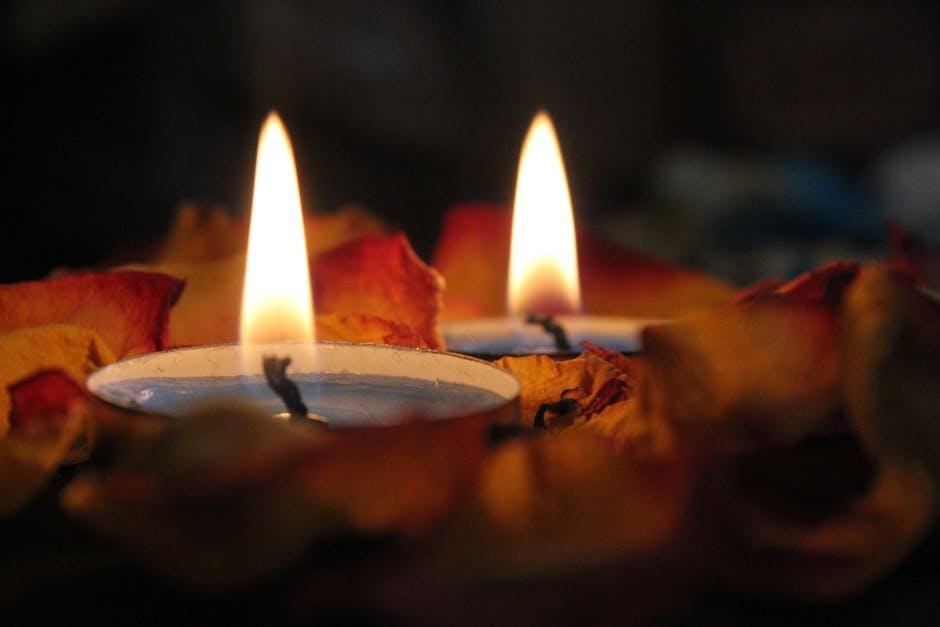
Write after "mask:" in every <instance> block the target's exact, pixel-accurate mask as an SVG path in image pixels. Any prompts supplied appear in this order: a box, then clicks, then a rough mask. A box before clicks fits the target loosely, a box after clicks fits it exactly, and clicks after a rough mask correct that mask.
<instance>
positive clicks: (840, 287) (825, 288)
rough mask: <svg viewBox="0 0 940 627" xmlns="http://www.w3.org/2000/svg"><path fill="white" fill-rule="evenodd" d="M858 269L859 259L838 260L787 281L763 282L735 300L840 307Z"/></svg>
mask: <svg viewBox="0 0 940 627" xmlns="http://www.w3.org/2000/svg"><path fill="white" fill-rule="evenodd" d="M858 271H859V264H857V263H855V262H851V261H836V262H833V263H830V264H827V265H825V266H822V267H821V268H817V269H816V270H811V271H809V272H806V273H804V274H801V275H800V276H798V277H796V278H795V279H793V280H792V281H788V282H786V283H782V282H779V281H775V280H772V279H771V280H766V281H761V282H759V283H757V284H756V285H753V286H751V287H749V288H746V289H744V290H741V291H740V292H738V293H737V294H735V295H734V297H733V298H732V303H734V304H738V305H745V304H750V303H775V302H781V303H805V304H814V303H815V304H820V305H826V306H828V307H831V308H833V309H838V308H839V307H840V306H841V304H842V298H843V296H844V295H845V292H846V290H847V289H848V288H849V286H850V285H851V284H852V281H854V280H855V277H856V276H857V275H858Z"/></svg>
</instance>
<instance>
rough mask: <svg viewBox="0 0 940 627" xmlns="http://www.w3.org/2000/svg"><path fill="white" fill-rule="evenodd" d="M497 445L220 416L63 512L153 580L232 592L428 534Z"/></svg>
mask: <svg viewBox="0 0 940 627" xmlns="http://www.w3.org/2000/svg"><path fill="white" fill-rule="evenodd" d="M485 434H486V422H485V421H483V420H480V419H476V418H471V419H464V420H455V421H445V422H416V423H409V424H401V425H397V426H394V427H389V428H375V429H350V430H343V431H339V432H322V431H317V430H311V429H310V428H308V427H306V426H304V425H293V424H288V423H284V422H277V421H273V420H270V418H269V417H268V416H263V415H259V414H256V413H253V412H250V411H246V410H244V409H237V408H224V407H216V408H208V409H206V410H204V411H203V412H200V413H199V414H197V415H194V416H191V417H189V418H184V419H180V420H179V421H177V422H175V423H174V424H172V425H170V427H169V428H168V429H167V430H166V431H165V432H164V433H162V434H160V435H158V436H157V437H156V438H155V439H153V440H152V442H151V445H150V446H149V448H148V449H145V450H144V451H143V452H142V453H139V454H138V455H136V456H135V457H134V458H132V459H128V460H127V461H126V462H124V463H118V464H117V465H116V466H115V467H113V468H110V469H108V471H107V472H103V473H88V474H85V475H82V476H80V477H78V478H77V479H76V480H75V481H73V482H72V483H71V484H70V485H69V486H68V487H67V488H66V489H65V491H64V493H63V496H62V499H63V504H64V506H65V508H66V509H67V510H68V511H69V512H70V513H72V514H73V515H75V516H77V517H78V518H79V519H80V520H82V521H83V522H85V523H86V524H88V525H90V526H91V527H92V528H94V529H95V530H96V531H98V532H99V533H101V534H103V535H104V536H106V537H107V538H108V539H109V540H111V541H112V542H114V543H116V544H118V545H119V546H122V547H123V548H125V549H126V550H127V551H128V552H130V554H131V555H133V556H134V557H135V558H136V559H137V560H138V561H139V562H141V563H142V564H144V565H145V566H147V567H149V568H150V569H151V570H153V571H155V572H157V573H160V574H162V575H164V576H166V577H168V578H170V579H172V580H174V581H178V582H182V583H185V584H187V585H190V586H193V587H197V588H203V589H214V590H218V589H230V588H234V587H240V586H245V585H248V584H252V583H255V582H258V581H261V580H263V579H267V578H270V577H272V576H274V575H276V574H278V573H280V572H283V571H284V570H285V569H287V568H288V567H289V566H291V565H292V564H296V563H297V562H299V561H300V560H302V559H304V558H305V557H306V556H307V555H308V551H309V548H310V547H311V546H312V545H314V544H316V543H318V542H324V541H328V540H331V539H335V538H338V537H341V536H344V535H348V534H349V532H350V530H353V529H354V530H358V531H359V532H362V533H381V534H385V533H406V534H411V533H424V532H426V531H428V530H429V528H430V527H432V526H434V525H436V524H438V523H439V522H440V521H441V519H442V518H443V517H444V516H446V515H447V514H448V512H449V511H450V510H451V509H452V508H453V506H454V504H455V503H456V502H457V500H458V499H459V498H460V497H461V496H462V495H463V494H465V493H467V492H468V491H470V490H472V488H473V486H474V485H475V478H476V475H477V470H478V467H479V465H480V463H481V460H482V457H483V454H484V450H485V449H484V447H485V446H486V440H485ZM207 530H208V532H207Z"/></svg>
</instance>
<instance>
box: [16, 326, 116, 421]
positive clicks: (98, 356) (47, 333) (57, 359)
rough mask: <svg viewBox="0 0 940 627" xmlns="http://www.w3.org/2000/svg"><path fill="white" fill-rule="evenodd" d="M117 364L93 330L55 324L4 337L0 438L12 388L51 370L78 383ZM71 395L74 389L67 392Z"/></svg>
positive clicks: (18, 331) (19, 331) (24, 330)
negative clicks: (101, 369) (36, 374)
mask: <svg viewBox="0 0 940 627" xmlns="http://www.w3.org/2000/svg"><path fill="white" fill-rule="evenodd" d="M113 361H114V355H113V354H112V352H111V351H110V349H108V347H107V346H106V345H105V343H104V342H103V341H102V340H101V338H99V337H98V335H97V334H95V333H94V332H93V331H90V330H88V329H84V328H81V327H76V326H71V325H65V324H51V325H47V326H42V327H31V328H27V329H19V330H17V331H13V332H11V333H7V334H5V335H0V436H2V434H3V433H5V432H6V430H7V427H8V418H9V416H10V410H11V400H10V392H9V390H8V387H9V386H10V385H12V384H14V383H17V382H19V381H20V380H22V379H24V378H26V377H28V376H30V375H33V374H34V373H36V372H37V371H40V370H46V369H50V368H55V369H60V370H62V371H63V372H64V373H66V374H67V375H68V376H70V377H71V378H72V379H73V380H74V381H84V380H85V377H87V376H88V375H89V374H90V373H91V372H93V371H95V370H97V369H98V368H100V367H101V366H104V365H107V364H109V363H112V362H113ZM66 392H67V393H68V394H71V389H70V388H68V389H66Z"/></svg>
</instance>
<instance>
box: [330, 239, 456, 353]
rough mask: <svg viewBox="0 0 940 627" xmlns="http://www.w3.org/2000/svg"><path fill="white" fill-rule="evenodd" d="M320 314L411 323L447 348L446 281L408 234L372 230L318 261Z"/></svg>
mask: <svg viewBox="0 0 940 627" xmlns="http://www.w3.org/2000/svg"><path fill="white" fill-rule="evenodd" d="M312 271H313V275H314V278H313V282H314V288H315V294H314V304H315V307H316V309H317V311H318V312H320V313H335V314H345V315H349V314H370V315H373V316H378V317H380V318H384V319H386V320H391V321H394V322H399V323H402V324H404V325H407V326H408V327H410V328H411V329H413V330H414V331H415V332H416V333H418V334H419V335H420V336H421V338H422V339H423V340H424V341H425V342H426V343H427V345H428V346H430V347H432V348H441V347H443V345H444V343H443V339H442V337H441V333H440V328H439V326H438V315H439V313H440V310H441V292H442V291H443V280H442V279H441V277H440V275H439V274H438V273H437V272H436V271H435V270H434V269H433V268H431V267H430V266H428V265H427V264H425V263H424V262H423V261H421V259H419V258H418V256H417V255H416V254H415V252H414V250H413V249H412V248H411V245H410V244H409V243H408V239H407V238H406V237H405V235H404V234H401V233H398V234H395V235H367V236H365V237H363V238H361V239H358V240H356V241H354V242H349V243H347V244H344V245H343V246H340V247H339V248H336V249H334V250H332V251H330V252H327V253H324V254H322V255H319V256H318V257H316V258H315V259H314V261H313V266H312Z"/></svg>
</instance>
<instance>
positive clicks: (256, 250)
mask: <svg viewBox="0 0 940 627" xmlns="http://www.w3.org/2000/svg"><path fill="white" fill-rule="evenodd" d="M240 338H241V341H242V343H245V344H257V343H262V342H277V341H283V340H313V339H314V326H313V295H312V294H311V291H310V268H309V265H308V260H307V244H306V241H305V239H304V222H303V212H302V210H301V207H300V190H299V188H298V185H297V168H296V166H295V165H294V151H293V148H291V143H290V138H289V137H288V136H287V131H286V130H285V129H284V124H283V122H281V118H280V116H278V114H277V113H276V112H274V111H272V112H271V113H269V114H268V117H267V119H266V120H265V121H264V125H263V126H262V128H261V136H260V137H259V138H258V157H257V161H256V163H255V181H254V193H253V195H252V200H251V226H250V228H249V231H248V259H247V261H246V263H245V288H244V292H243V294H242V311H241V329H240Z"/></svg>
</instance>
